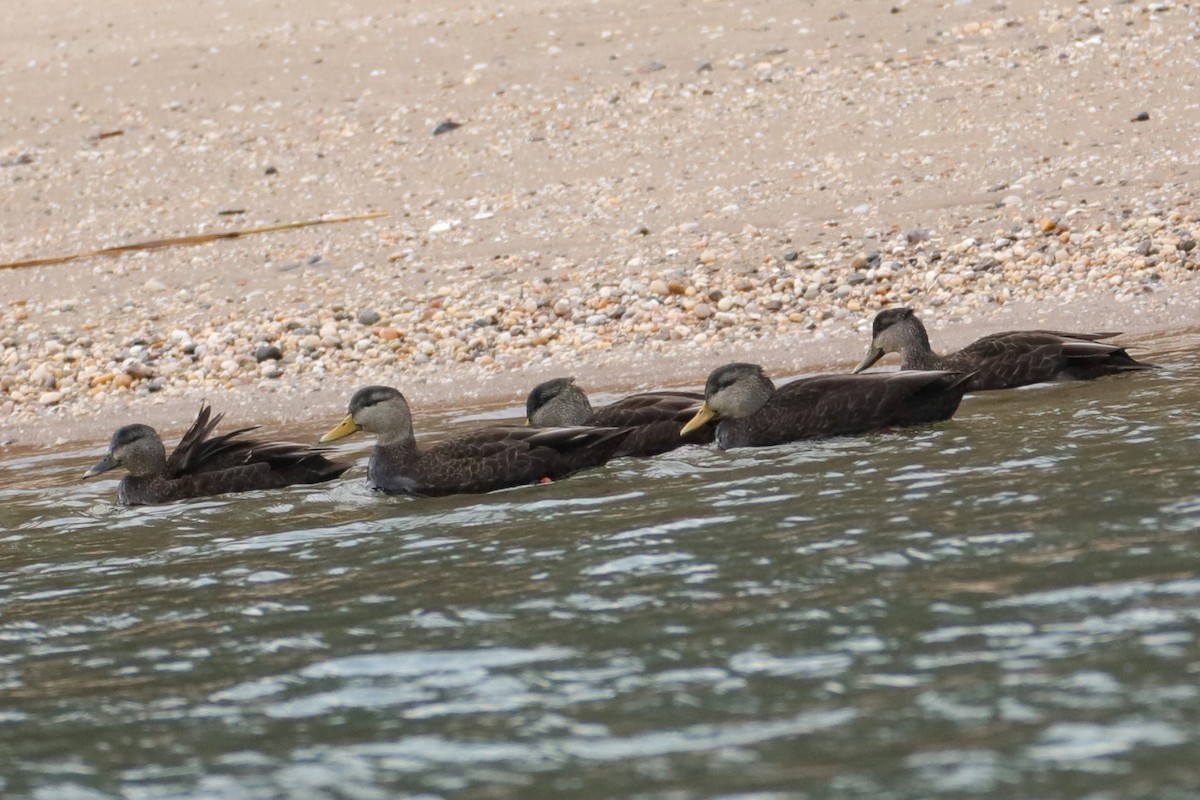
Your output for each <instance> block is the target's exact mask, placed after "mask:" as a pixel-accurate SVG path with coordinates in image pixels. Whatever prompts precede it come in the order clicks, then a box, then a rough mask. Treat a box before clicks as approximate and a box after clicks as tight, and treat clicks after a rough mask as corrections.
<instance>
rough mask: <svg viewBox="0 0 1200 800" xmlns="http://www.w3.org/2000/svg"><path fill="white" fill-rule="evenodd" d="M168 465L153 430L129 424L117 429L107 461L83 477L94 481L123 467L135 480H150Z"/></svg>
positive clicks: (103, 460) (105, 455)
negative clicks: (95, 476) (95, 478)
mask: <svg viewBox="0 0 1200 800" xmlns="http://www.w3.org/2000/svg"><path fill="white" fill-rule="evenodd" d="M166 464H167V451H166V448H165V447H163V443H162V439H160V438H159V436H158V432H157V431H155V430H154V428H151V427H150V426H149V425H126V426H125V427H123V428H118V429H117V432H116V433H114V434H113V436H112V441H111V442H109V445H108V452H107V453H105V454H104V458H103V459H101V460H100V463H98V464H96V465H95V466H94V467H92V468H91V469H89V470H88V471H87V472H85V473H84V474H83V477H85V478H91V477H92V476H94V475H99V474H100V473H102V472H108V471H109V470H110V469H116V468H117V467H124V468H125V469H126V470H128V471H129V474H130V475H133V476H135V477H148V476H152V475H157V474H160V473H161V472H163V471H164V470H165V468H166Z"/></svg>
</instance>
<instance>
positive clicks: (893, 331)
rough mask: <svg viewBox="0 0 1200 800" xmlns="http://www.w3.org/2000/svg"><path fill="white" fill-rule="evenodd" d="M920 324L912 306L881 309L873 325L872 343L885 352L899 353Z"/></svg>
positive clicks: (910, 339)
mask: <svg viewBox="0 0 1200 800" xmlns="http://www.w3.org/2000/svg"><path fill="white" fill-rule="evenodd" d="M919 325H920V322H918V321H917V317H916V315H915V314H914V313H913V310H912V309H911V308H889V309H886V310H884V311H880V312H879V313H878V314H876V315H875V321H874V322H873V323H872V325H871V344H872V345H873V346H874V347H877V348H878V349H880V350H882V351H883V352H884V353H899V352H901V351H902V350H903V349H904V348H905V347H906V346H907V345H908V343H909V342H911V341H912V339H913V336H914V334H915V333H916V329H917V327H918V326H919Z"/></svg>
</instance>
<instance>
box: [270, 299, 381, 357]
mask: <svg viewBox="0 0 1200 800" xmlns="http://www.w3.org/2000/svg"><path fill="white" fill-rule="evenodd" d="M381 319H383V317H382V316H380V314H379V312H378V311H360V312H358V324H359V325H368V326H369V325H374V324H376V323H377V322H379V320H381ZM260 360H261V359H260Z"/></svg>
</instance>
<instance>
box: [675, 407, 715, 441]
mask: <svg viewBox="0 0 1200 800" xmlns="http://www.w3.org/2000/svg"><path fill="white" fill-rule="evenodd" d="M716 413H717V412H715V411H713V410H712V407H711V406H709V404H708V402H707V401H705V403H704V405H702V406H700V410H699V411H697V412H696V416H694V417H692V418H691V419H690V420H688V424H687V425H684V426H683V428H682V429H680V431H679V435H680V436H683V435H685V434H688V433H691V432H692V431H694V430H696V429H697V428H699V427H700V426H701V425H703V424H704V423H706V422H708V421H709V420H710V419H712V418H713V417H714V416H716Z"/></svg>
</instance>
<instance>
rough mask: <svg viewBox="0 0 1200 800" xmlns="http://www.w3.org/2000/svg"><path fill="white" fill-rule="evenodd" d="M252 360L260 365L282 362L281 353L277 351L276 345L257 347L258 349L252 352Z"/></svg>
mask: <svg viewBox="0 0 1200 800" xmlns="http://www.w3.org/2000/svg"><path fill="white" fill-rule="evenodd" d="M254 360H255V361H257V362H258V363H260V364H261V363H262V362H264V361H281V360H283V351H282V350H280V349H279V346H278V345H274V344H264V345H259V347H258V349H256V350H255V351H254Z"/></svg>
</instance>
